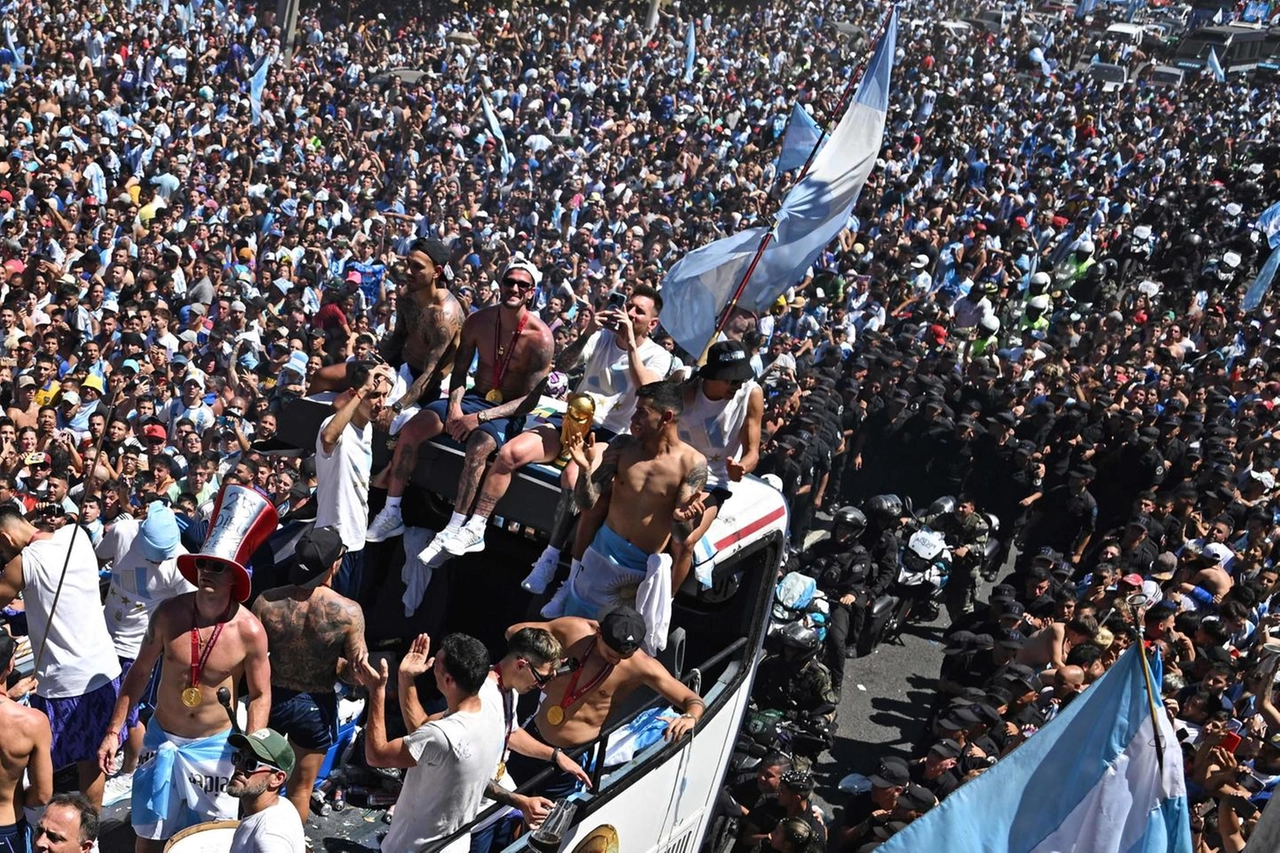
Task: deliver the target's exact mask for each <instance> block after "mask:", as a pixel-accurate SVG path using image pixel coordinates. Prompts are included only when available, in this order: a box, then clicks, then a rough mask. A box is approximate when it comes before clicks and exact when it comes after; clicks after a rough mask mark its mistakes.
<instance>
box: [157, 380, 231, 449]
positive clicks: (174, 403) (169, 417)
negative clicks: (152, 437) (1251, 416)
mask: <svg viewBox="0 0 1280 853" xmlns="http://www.w3.org/2000/svg"><path fill="white" fill-rule="evenodd" d="M204 392H205V378H204V374H203V373H201V372H200V371H199V370H196V369H194V368H193V369H191V370H189V371H187V375H186V376H184V377H183V378H182V393H181V395H180V396H178V397H175V398H174V399H172V400H170V401H169V402H168V403H167V404H166V405H165V407H164V409H163V410H162V411H161V412H160V413H159V416H160V417H161V418H162V419H163V420H164V421H165V422H166V423H168V425H169V432H170V433H172V432H175V431H176V430H177V427H178V421H180V420H182V419H183V418H187V419H188V420H190V421H191V423H192V424H194V425H195V428H196V432H197V433H199V434H200V435H204V434H205V432H206V431H207V430H208V429H209V428H210V427H212V426H213V424H214V422H215V421H216V420H217V416H216V415H214V413H213V409H211V408H209V406H208V405H207V404H206V403H205V401H204Z"/></svg>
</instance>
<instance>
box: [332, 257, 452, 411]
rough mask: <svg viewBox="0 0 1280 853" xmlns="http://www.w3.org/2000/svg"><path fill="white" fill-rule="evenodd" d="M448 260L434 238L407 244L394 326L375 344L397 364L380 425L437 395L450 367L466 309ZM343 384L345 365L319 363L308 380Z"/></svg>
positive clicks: (338, 386) (334, 388)
mask: <svg viewBox="0 0 1280 853" xmlns="http://www.w3.org/2000/svg"><path fill="white" fill-rule="evenodd" d="M448 265H449V247H448V246H446V245H445V244H444V243H442V242H440V241H439V240H434V239H429V238H422V239H418V240H414V241H413V242H412V243H411V244H409V254H408V255H407V256H406V258H405V268H406V270H407V272H408V280H407V281H406V282H405V292H404V296H403V297H402V298H401V299H400V300H399V301H398V302H397V304H396V325H395V328H394V329H393V330H392V331H391V334H390V335H388V336H387V337H386V338H384V339H383V340H382V344H381V346H380V348H379V352H380V353H381V355H382V358H383V359H385V360H386V361H387V363H388V364H391V365H399V367H400V369H399V373H398V378H397V382H396V388H398V389H399V393H398V395H397V397H396V400H395V403H392V404H391V405H390V406H388V407H387V409H386V410H384V411H383V412H382V414H381V415H380V417H379V418H378V421H377V423H378V426H379V427H380V428H382V429H390V428H391V426H392V421H394V420H395V419H396V416H397V415H399V414H401V413H402V412H405V411H410V412H412V411H416V409H415V408H414V407H415V406H416V405H417V404H418V401H419V400H434V399H436V398H437V397H439V396H440V389H441V387H443V385H444V380H445V377H447V376H448V375H449V371H451V370H452V369H453V357H454V353H455V352H456V351H457V348H458V336H459V333H460V332H461V331H462V321H463V320H464V319H465V318H466V312H465V311H463V310H462V306H461V305H460V304H459V303H458V300H457V299H455V298H454V296H453V294H452V293H450V292H449V288H448V282H449V280H450V279H451V278H452V277H453V273H452V271H450V270H449V266H448ZM346 387H347V377H346V369H345V365H344V364H334V365H330V366H328V367H322V368H320V370H318V371H316V373H315V374H314V375H312V376H311V377H310V378H309V379H308V388H309V390H310V392H311V393H313V394H314V393H316V392H319V391H342V390H344V389H345V388H346ZM396 388H393V389H392V393H393V394H396V393H397V392H396ZM397 404H399V405H398V406H397Z"/></svg>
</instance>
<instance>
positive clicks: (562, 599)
mask: <svg viewBox="0 0 1280 853" xmlns="http://www.w3.org/2000/svg"><path fill="white" fill-rule="evenodd" d="M568 601H569V581H565V582H564V583H562V584H560V588H559V589H557V590H556V594H555V595H553V596H551V600H550V601H548V602H547V603H546V604H544V605H542V610H541V611H539V612H540V613H542V617H543V618H544V619H559V618H560V617H561V616H563V615H564V606H565V604H566V603H568Z"/></svg>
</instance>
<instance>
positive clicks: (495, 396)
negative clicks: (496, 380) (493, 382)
mask: <svg viewBox="0 0 1280 853" xmlns="http://www.w3.org/2000/svg"><path fill="white" fill-rule="evenodd" d="M484 398H485V399H486V400H488V401H489V402H490V403H495V404H496V403H501V402H502V392H501V391H499V390H498V389H497V388H494V389H493V390H492V391H490V392H489V393H488V394H485V395H484Z"/></svg>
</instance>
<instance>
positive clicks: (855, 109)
mask: <svg viewBox="0 0 1280 853" xmlns="http://www.w3.org/2000/svg"><path fill="white" fill-rule="evenodd" d="M897 41H898V13H897V10H896V9H894V10H893V11H892V12H890V15H889V25H888V26H887V27H886V28H885V32H884V36H883V37H882V38H881V39H880V44H879V45H877V46H876V52H875V54H874V55H873V56H872V57H871V62H869V63H868V64H867V69H866V71H865V72H864V74H863V76H862V82H861V83H860V84H859V86H858V94H857V95H855V96H854V98H853V103H852V104H850V105H849V109H848V111H847V112H846V113H845V114H844V117H843V118H841V119H840V123H839V124H838V125H836V127H835V130H833V131H832V132H831V135H830V137H829V138H828V139H827V144H826V145H825V146H823V149H822V152H821V153H820V154H819V155H818V156H817V157H815V158H813V163H812V164H811V165H810V167H809V173H808V174H807V175H806V176H805V178H804V180H802V181H799V182H798V183H797V184H796V185H795V186H794V187H793V188H792V189H791V191H790V192H789V193H787V197H786V199H785V200H784V201H783V203H782V209H781V210H780V211H779V212H778V214H777V216H776V218H775V224H774V230H773V242H772V243H771V244H770V245H769V247H768V248H767V249H765V251H764V254H763V255H762V256H761V258H760V263H759V265H758V266H757V267H756V270H755V272H754V273H753V274H752V276H751V279H750V281H748V282H747V283H746V287H745V289H744V290H743V292H742V294H741V296H740V297H739V300H738V304H739V305H740V306H742V307H743V308H745V309H747V310H750V311H761V310H764V309H766V308H768V306H769V305H771V304H773V302H774V300H776V299H777V298H778V297H779V296H780V295H782V293H783V292H784V291H785V290H786V289H787V288H789V287H791V286H792V285H793V284H794V283H795V282H796V281H797V280H798V279H799V278H800V277H801V276H802V275H803V274H804V271H805V270H806V269H807V268H808V267H809V266H810V265H811V264H812V263H813V262H814V260H815V259H816V258H817V257H818V255H820V254H821V253H822V250H823V249H825V248H826V246H827V244H828V243H830V242H831V241H832V240H833V239H835V237H836V235H837V234H839V233H840V231H841V229H843V228H844V227H845V225H846V224H847V223H848V221H849V215H850V213H852V212H853V206H854V204H855V203H856V202H857V200H858V194H859V193H861V192H862V185H863V184H865V183H866V181H867V176H868V175H870V174H871V170H872V168H873V167H874V166H875V162H876V157H877V156H879V154H880V147H881V142H882V140H883V138H884V124H885V117H886V115H887V114H888V111H889V84H890V78H891V76H892V71H893V54H894V51H895V50H896V49H897ZM767 233H769V232H768V228H766V227H764V226H760V227H756V228H747V229H744V230H742V231H739V232H738V233H737V234H733V235H731V236H729V237H725V238H724V239H722V240H716V241H715V242H714V243H709V244H707V245H706V246H702V247H701V248H698V249H695V250H694V251H692V252H689V253H688V254H687V255H685V256H684V257H683V258H681V259H680V260H679V261H677V262H676V264H675V265H674V266H673V267H672V268H671V270H670V272H668V273H667V276H666V278H665V279H664V280H663V290H662V295H663V297H664V299H665V303H666V307H665V310H664V311H663V321H662V323H663V326H664V328H666V330H667V331H668V332H669V333H670V334H671V336H672V337H673V338H675V339H676V341H678V342H679V343H680V345H681V346H682V347H684V348H685V350H687V351H688V352H691V353H695V354H696V353H701V352H702V351H703V350H704V349H705V348H706V346H707V344H708V343H710V342H711V338H712V336H713V335H714V334H715V330H716V323H717V320H718V319H719V315H720V314H721V313H722V312H723V311H724V310H725V308H727V307H728V305H729V302H730V301H731V300H732V299H733V296H734V294H735V293H736V292H737V291H738V288H739V287H740V286H741V285H742V283H743V276H744V275H745V274H746V271H747V268H748V267H750V265H751V260H752V258H754V257H755V254H756V250H757V249H758V248H759V246H760V244H761V241H762V240H763V239H764V237H765V235H766V234H767Z"/></svg>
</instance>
